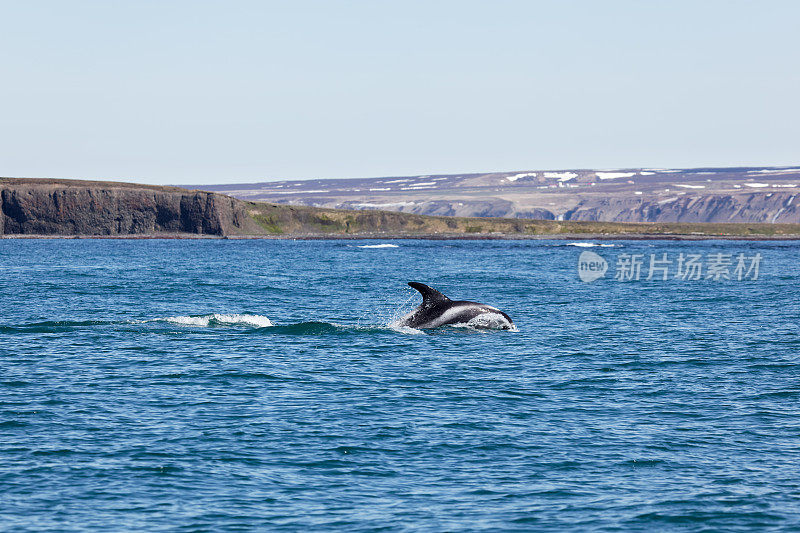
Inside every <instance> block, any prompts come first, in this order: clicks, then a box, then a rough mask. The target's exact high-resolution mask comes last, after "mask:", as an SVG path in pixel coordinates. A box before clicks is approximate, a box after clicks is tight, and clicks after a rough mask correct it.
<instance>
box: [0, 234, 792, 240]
mask: <svg viewBox="0 0 800 533" xmlns="http://www.w3.org/2000/svg"><path fill="white" fill-rule="evenodd" d="M0 239H8V240H20V239H27V240H50V239H60V240H63V239H79V240H80V239H83V240H91V239H104V240H109V239H110V240H222V241H224V240H278V241H336V240H342V241H357V240H427V241H451V240H452V241H492V240H495V241H543V240H559V241H565V240H568V241H705V240H730V241H800V235H712V234H709V235H686V234H653V233H624V234H616V235H615V234H606V233H603V234H601V233H598V234H587V233H577V234H571V233H554V234H535V235H520V234H514V233H506V234H478V235H471V234H459V233H452V234H434V233H426V234H418V235H414V234H388V233H387V234H379V233H362V234H347V235H342V234H329V235H324V234H285V235H224V236H221V235H202V234H195V233H185V234H176V233H163V234H150V235H142V234H130V235H32V234H9V235H0Z"/></svg>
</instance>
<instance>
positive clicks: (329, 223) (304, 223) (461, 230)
mask: <svg viewBox="0 0 800 533" xmlns="http://www.w3.org/2000/svg"><path fill="white" fill-rule="evenodd" d="M246 209H247V211H248V213H249V214H250V216H251V217H253V219H254V220H255V221H256V222H258V224H259V225H260V226H261V227H262V228H264V230H265V231H266V232H267V233H268V234H271V235H276V236H278V235H283V236H358V235H386V236H437V235H440V236H448V235H452V236H473V237H480V236H482V235H484V236H491V235H509V236H520V237H522V236H536V235H576V236H580V235H608V236H615V235H620V236H624V235H630V236H634V235H645V236H657V235H664V236H676V237H677V236H687V237H688V236H693V237H700V236H717V237H720V236H733V237H791V236H796V237H800V224H716V223H710V224H690V223H621V222H579V221H551V220H525V219H509V218H468V217H436V216H427V215H413V214H407V213H397V212H390V211H346V210H339V209H322V208H316V207H305V206H288V205H282V204H269V203H259V202H247V203H246Z"/></svg>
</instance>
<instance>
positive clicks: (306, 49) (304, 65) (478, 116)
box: [0, 0, 800, 184]
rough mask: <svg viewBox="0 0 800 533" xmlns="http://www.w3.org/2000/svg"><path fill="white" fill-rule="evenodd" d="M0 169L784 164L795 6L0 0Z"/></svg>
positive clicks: (236, 171) (143, 175) (161, 171)
mask: <svg viewBox="0 0 800 533" xmlns="http://www.w3.org/2000/svg"><path fill="white" fill-rule="evenodd" d="M0 121H1V122H0V126H2V127H0V175H2V176H29V177H71V178H108V179H112V178H113V179H120V180H130V181H137V182H144V183H174V184H188V183H195V184H210V183H225V182H247V181H263V180H273V179H294V178H316V177H367V176H387V175H406V174H431V173H450V172H480V171H491V170H522V169H541V168H614V167H638V166H645V167H649V166H654V167H688V166H705V165H796V164H798V163H800V154H798V150H799V149H800V2H797V1H794V0H786V1H776V0H775V1H771V0H764V1H758V2H757V1H730V0H729V1H714V0H708V1H705V0H693V1H680V0H678V1H676V0H672V1H655V0H654V1H647V0H631V1H614V0H610V1H599V0H590V1H569V0H553V1H549V2H545V1H525V0H517V1H512V0H485V1H469V0H457V1H437V0H423V1H415V0H402V1H395V2H388V1H380V0H364V1H340V2H337V1H333V0H327V1H307V0H291V1H290V0H286V1H282V2H278V1H275V2H270V1H256V0H253V1H233V0H230V1H219V2H211V1H165V0H154V1H146V0H135V1H134V0H131V1H128V2H122V1H109V0H102V1H80V0H74V1H70V2H65V1H37V0H25V1H22V0H15V1H2V0H0Z"/></svg>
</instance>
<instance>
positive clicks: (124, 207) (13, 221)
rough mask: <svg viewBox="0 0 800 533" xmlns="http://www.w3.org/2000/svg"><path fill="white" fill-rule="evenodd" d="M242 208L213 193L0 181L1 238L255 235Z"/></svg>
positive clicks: (64, 182) (256, 229)
mask: <svg viewBox="0 0 800 533" xmlns="http://www.w3.org/2000/svg"><path fill="white" fill-rule="evenodd" d="M260 232H261V230H260V228H259V227H258V225H257V224H255V222H254V221H253V220H252V219H251V218H250V217H249V216H248V214H247V211H246V209H245V207H244V204H243V203H242V202H241V201H239V200H236V199H234V198H230V197H228V196H224V195H221V194H216V193H209V192H202V191H189V190H185V189H179V188H175V187H149V186H137V185H133V184H118V183H108V182H80V181H70V180H28V179H4V180H0V234H6V235H10V234H22V235H146V234H163V233H190V234H203V235H219V236H223V235H229V234H237V233H260Z"/></svg>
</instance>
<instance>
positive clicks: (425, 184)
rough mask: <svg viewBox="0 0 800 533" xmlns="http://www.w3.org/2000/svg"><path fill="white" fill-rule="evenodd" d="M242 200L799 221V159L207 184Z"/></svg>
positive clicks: (615, 218) (556, 216)
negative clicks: (786, 163) (775, 163)
mask: <svg viewBox="0 0 800 533" xmlns="http://www.w3.org/2000/svg"><path fill="white" fill-rule="evenodd" d="M206 188H207V189H208V190H211V191H216V192H221V193H224V194H229V195H231V196H234V197H236V198H240V199H242V200H250V201H255V200H258V201H266V202H273V203H281V204H289V205H307V206H312V207H327V208H333V209H351V210H352V209H374V210H388V211H399V212H403V213H413V214H417V215H446V216H456V217H508V218H521V219H539V220H559V221H566V220H587V221H599V222H708V223H728V222H744V223H762V222H763V223H772V222H775V223H792V224H797V223H800V198H796V196H797V195H799V194H800V167H797V166H795V167H733V168H725V167H720V168H694V169H656V168H648V169H644V168H629V169H615V170H587V169H572V170H535V171H526V170H523V171H516V172H491V173H485V174H442V175H430V176H405V177H388V178H361V179H356V178H353V179H336V180H321V179H317V180H307V181H283V182H268V183H251V184H247V183H239V184H229V185H209V186H206Z"/></svg>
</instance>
